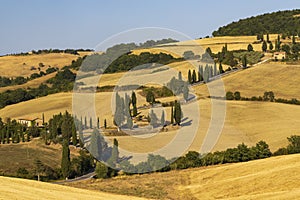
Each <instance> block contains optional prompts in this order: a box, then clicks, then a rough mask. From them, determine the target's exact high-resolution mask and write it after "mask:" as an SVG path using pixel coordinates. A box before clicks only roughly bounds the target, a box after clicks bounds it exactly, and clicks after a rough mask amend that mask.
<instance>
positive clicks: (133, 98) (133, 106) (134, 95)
mask: <svg viewBox="0 0 300 200" xmlns="http://www.w3.org/2000/svg"><path fill="white" fill-rule="evenodd" d="M131 104H132V116H133V117H135V116H137V107H136V94H135V92H134V91H133V92H132V94H131Z"/></svg>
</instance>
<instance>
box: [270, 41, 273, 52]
mask: <svg viewBox="0 0 300 200" xmlns="http://www.w3.org/2000/svg"><path fill="white" fill-rule="evenodd" d="M273 48H274V47H273V44H272V42H270V44H269V49H270V51H272V50H273Z"/></svg>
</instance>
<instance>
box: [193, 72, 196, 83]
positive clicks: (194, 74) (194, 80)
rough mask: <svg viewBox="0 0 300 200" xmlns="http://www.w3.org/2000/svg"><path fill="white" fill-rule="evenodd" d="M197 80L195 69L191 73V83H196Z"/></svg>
mask: <svg viewBox="0 0 300 200" xmlns="http://www.w3.org/2000/svg"><path fill="white" fill-rule="evenodd" d="M196 82H197V75H196V71H195V70H193V74H192V83H196Z"/></svg>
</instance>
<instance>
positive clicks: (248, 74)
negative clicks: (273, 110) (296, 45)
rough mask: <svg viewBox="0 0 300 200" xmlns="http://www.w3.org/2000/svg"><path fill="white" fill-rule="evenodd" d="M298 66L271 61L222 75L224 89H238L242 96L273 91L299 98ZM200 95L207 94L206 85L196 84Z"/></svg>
mask: <svg viewBox="0 0 300 200" xmlns="http://www.w3.org/2000/svg"><path fill="white" fill-rule="evenodd" d="M299 76H300V67H299V66H298V65H287V64H284V63H280V62H278V63H277V62H271V63H266V64H262V65H259V66H257V67H253V68H249V69H247V70H243V71H241V72H238V73H235V74H232V75H230V76H226V77H224V78H223V79H222V80H223V82H224V85H225V89H226V91H232V92H235V91H240V92H241V95H242V96H246V97H252V96H263V94H264V92H265V91H273V92H274V94H275V97H276V98H285V99H291V98H297V99H300V94H299V92H298V90H299V87H298V86H299V84H300V79H299V78H298V77H299ZM195 90H196V91H197V93H198V95H200V96H208V93H207V89H206V86H203V85H201V86H196V87H195Z"/></svg>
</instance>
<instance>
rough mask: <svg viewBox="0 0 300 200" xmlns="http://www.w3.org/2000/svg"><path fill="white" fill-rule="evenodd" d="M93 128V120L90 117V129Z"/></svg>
mask: <svg viewBox="0 0 300 200" xmlns="http://www.w3.org/2000/svg"><path fill="white" fill-rule="evenodd" d="M92 128H93V119H92V118H91V117H90V129H92Z"/></svg>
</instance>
